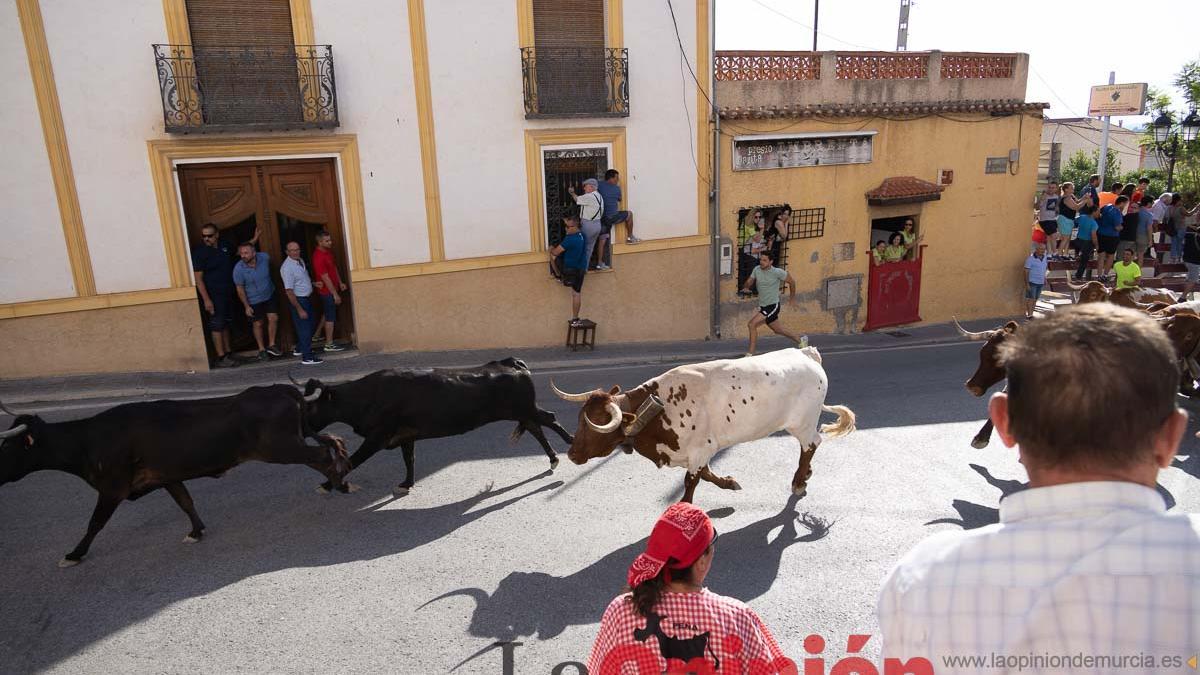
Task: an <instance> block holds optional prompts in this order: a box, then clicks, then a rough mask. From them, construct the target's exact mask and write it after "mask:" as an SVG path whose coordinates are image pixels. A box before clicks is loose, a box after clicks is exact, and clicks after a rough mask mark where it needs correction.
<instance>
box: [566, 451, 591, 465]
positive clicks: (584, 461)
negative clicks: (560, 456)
mask: <svg viewBox="0 0 1200 675" xmlns="http://www.w3.org/2000/svg"><path fill="white" fill-rule="evenodd" d="M567 459H569V460H571V462H572V463H574V464H579V465H582V464H587V458H586V457H580V456H579V455H576V454H574V453H570V452H568V453H567Z"/></svg>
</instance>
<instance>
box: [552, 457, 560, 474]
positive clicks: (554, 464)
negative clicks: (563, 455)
mask: <svg viewBox="0 0 1200 675" xmlns="http://www.w3.org/2000/svg"><path fill="white" fill-rule="evenodd" d="M557 468H558V457H555V458H553V459H551V460H550V470H551V471H553V470H555V469H557Z"/></svg>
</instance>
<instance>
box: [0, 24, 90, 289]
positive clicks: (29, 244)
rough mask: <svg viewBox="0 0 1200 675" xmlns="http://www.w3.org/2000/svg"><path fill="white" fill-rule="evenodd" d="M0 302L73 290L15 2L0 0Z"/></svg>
mask: <svg viewBox="0 0 1200 675" xmlns="http://www.w3.org/2000/svg"><path fill="white" fill-rule="evenodd" d="M0 81H2V82H4V83H5V86H4V91H5V101H4V105H3V106H0V148H3V152H4V165H5V168H4V170H3V171H0V205H2V206H0V235H3V238H4V245H3V246H0V303H10V302H23V301H27V300H48V299H51V298H65V297H72V296H74V295H75V283H74V279H72V277H71V263H70V260H69V258H68V257H67V245H66V241H65V240H64V238H63V231H62V220H61V218H60V216H59V212H58V202H57V201H56V198H55V194H54V179H53V177H52V176H51V174H50V160H49V159H48V158H47V156H46V142H45V140H44V138H43V136H42V122H41V118H40V117H39V116H38V109H37V99H36V97H35V96H34V93H33V81H32V79H31V76H30V73H29V61H28V59H27V58H26V56H25V39H24V37H23V36H22V34H21V24H20V22H19V21H18V19H17V7H16V3H12V2H3V3H0Z"/></svg>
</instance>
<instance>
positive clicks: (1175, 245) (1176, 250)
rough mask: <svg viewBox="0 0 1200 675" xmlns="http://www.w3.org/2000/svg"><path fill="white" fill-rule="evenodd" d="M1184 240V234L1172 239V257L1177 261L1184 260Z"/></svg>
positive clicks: (1181, 233)
mask: <svg viewBox="0 0 1200 675" xmlns="http://www.w3.org/2000/svg"><path fill="white" fill-rule="evenodd" d="M1183 239H1184V233H1183V232H1180V233H1179V234H1176V235H1175V236H1174V237H1171V257H1172V258H1174V259H1175V260H1180V259H1182V258H1183Z"/></svg>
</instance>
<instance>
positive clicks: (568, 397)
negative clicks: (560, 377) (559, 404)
mask: <svg viewBox="0 0 1200 675" xmlns="http://www.w3.org/2000/svg"><path fill="white" fill-rule="evenodd" d="M550 390H551V391H553V392H554V395H555V396H558V397H559V398H561V399H562V400H564V401H571V402H572V403H582V402H583V401H586V400H588V399H589V398H591V397H592V392H590V391H589V392H586V393H583V394H568V393H567V392H565V391H563V390H562V389H559V388H558V387H556V386H554V380H550Z"/></svg>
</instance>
